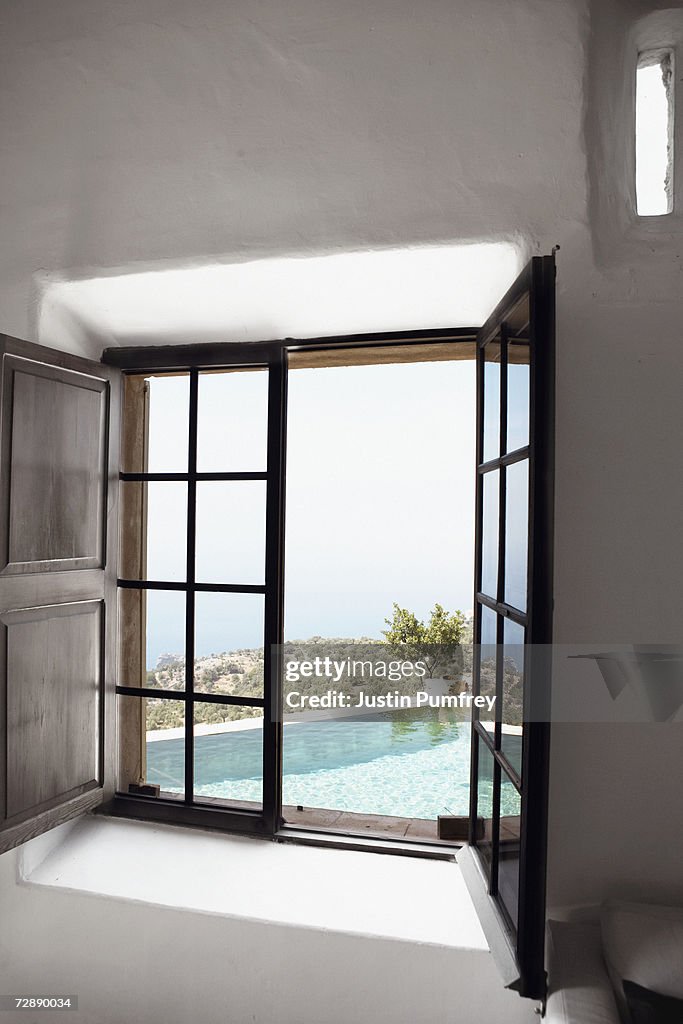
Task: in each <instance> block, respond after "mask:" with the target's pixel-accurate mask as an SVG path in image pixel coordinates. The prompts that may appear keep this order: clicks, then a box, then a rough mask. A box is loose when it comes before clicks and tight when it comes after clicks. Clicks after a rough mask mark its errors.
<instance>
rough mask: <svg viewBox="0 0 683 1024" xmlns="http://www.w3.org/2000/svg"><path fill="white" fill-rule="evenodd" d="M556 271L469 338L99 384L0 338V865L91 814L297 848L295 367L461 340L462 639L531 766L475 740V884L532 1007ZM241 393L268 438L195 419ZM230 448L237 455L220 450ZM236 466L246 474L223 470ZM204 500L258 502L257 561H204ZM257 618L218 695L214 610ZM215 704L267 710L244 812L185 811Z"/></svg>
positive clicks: (212, 545)
mask: <svg viewBox="0 0 683 1024" xmlns="http://www.w3.org/2000/svg"><path fill="white" fill-rule="evenodd" d="M554 275H555V266H554V258H553V257H552V256H547V257H535V258H534V259H533V260H532V261H531V262H530V264H528V266H527V267H526V268H525V270H524V271H523V272H522V274H521V275H520V277H519V278H518V280H517V281H516V282H515V284H514V285H513V286H512V288H511V289H510V290H509V292H508V293H507V294H506V296H505V297H504V298H503V299H502V301H501V303H500V304H499V306H498V307H497V308H496V310H495V311H494V312H493V314H492V315H491V317H490V318H489V320H488V321H487V323H486V324H485V325H484V327H482V328H481V329H480V331H478V332H477V331H476V329H453V330H441V331H426V332H407V333H394V332H392V333H389V334H384V335H356V336H353V337H349V338H318V339H314V340H311V341H305V342H301V341H294V340H292V339H287V340H284V341H278V342H263V343H258V344H256V343H248V344H244V345H239V344H215V345H186V346H178V347H151V348H144V349H121V348H117V349H111V350H109V351H108V352H106V353H105V355H104V363H103V364H99V363H93V362H90V361H88V360H83V359H79V358H76V357H73V356H70V355H66V354H64V353H61V352H54V351H51V350H49V349H45V348H40V347H38V346H35V345H29V344H27V343H24V342H20V341H17V340H16V339H12V338H6V337H0V355H2V381H1V385H0V386H1V388H2V414H1V417H0V489H1V490H2V501H3V507H4V508H5V509H6V510H8V515H6V516H5V517H4V520H3V523H2V531H0V624H1V626H2V629H3V631H4V633H3V642H2V643H0V801H1V802H0V852H2V851H3V850H5V849H9V848H10V847H12V846H17V845H19V844H20V843H22V842H25V841H26V840H27V839H29V838H31V837H33V836H36V835H39V834H40V833H41V832H44V831H47V830H48V829H50V828H53V827H54V826H56V825H58V824H61V822H63V821H66V820H68V819H69V818H71V817H74V816H75V815H77V814H80V813H82V812H83V811H84V810H88V809H93V808H95V807H98V806H101V805H104V806H105V808H106V809H107V810H108V811H109V812H110V813H112V814H118V815H121V816H123V817H131V818H135V817H138V818H144V819H149V820H156V821H165V822H172V823H177V824H187V825H197V826H201V827H211V828H218V829H224V830H226V831H236V832H242V833H251V834H259V835H262V836H268V837H272V838H278V839H287V838H292V836H291V833H290V834H289V835H287V833H286V832H284V831H283V829H282V792H281V785H282V724H281V721H279V720H280V719H281V716H280V715H279V713H278V711H279V708H280V705H281V689H280V678H281V671H280V669H281V666H280V664H279V661H278V658H279V654H278V650H279V645H281V643H282V635H283V578H284V557H283V551H284V545H283V534H284V510H285V503H284V485H285V464H284V459H285V423H286V403H287V358H288V354H289V353H290V352H292V353H293V356H292V358H293V362H294V363H295V362H296V360H297V359H299V360H302V362H301V363H300V365H316V363H315V359H316V353H317V352H318V351H323V350H325V356H324V357H323V358H324V359H328V358H329V352H330V350H332V349H334V350H336V351H338V352H339V353H340V356H339V358H340V365H344V360H346V359H347V358H348V353H349V352H350V351H351V350H353V353H354V355H356V354H359V355H360V357H361V358H363V353H365V357H366V358H367V359H368V360H370V361H374V360H375V359H377V360H378V361H380V360H381V353H380V352H379V350H380V349H383V348H384V347H385V346H389V347H391V348H396V347H400V348H401V349H402V351H403V354H404V355H405V358H406V359H410V358H414V357H415V356H414V354H413V355H412V356H411V353H410V352H409V348H413V350H414V348H415V347H416V346H422V345H426V346H427V349H426V350H425V351H428V346H429V345H430V344H432V343H433V344H434V345H435V346H436V347H435V349H434V352H433V357H434V358H439V357H440V355H439V350H440V346H441V345H442V344H443V343H445V342H448V343H451V342H452V343H453V344H454V345H455V346H457V345H462V346H463V348H462V352H463V354H465V353H466V354H465V358H470V357H471V353H472V346H473V343H474V344H475V345H476V352H477V364H478V371H477V373H478V377H477V388H478V399H477V404H478V414H477V431H478V441H477V459H476V476H477V495H478V497H477V530H478V538H479V539H478V546H477V551H476V559H475V580H474V581H473V582H474V592H475V643H480V644H485V645H487V647H486V651H482V657H483V656H484V654H485V655H486V657H487V658H488V659H489V660H491V662H492V664H491V665H489V666H486V671H485V672H483V671H482V665H481V662H479V663H477V661H476V659H475V667H474V674H473V684H474V686H475V692H484V691H486V689H487V687H488V688H491V687H493V688H494V689H495V693H496V695H497V696H498V697H499V698H501V699H500V700H499V702H498V705H497V706H498V707H501V706H503V705H504V703H505V700H506V698H511V696H515V695H510V693H509V692H508V691H509V689H510V684H509V682H508V680H507V678H506V675H505V671H504V662H503V658H502V657H499V656H498V654H499V652H500V651H501V649H502V648H506V649H507V650H506V652H505V657H506V658H507V656H508V654H510V657H512V654H511V653H510V652H511V651H514V649H515V648H519V647H520V646H523V647H524V653H523V657H524V660H523V662H519V663H518V668H520V671H517V672H516V673H515V680H516V682H515V685H517V684H518V683H519V679H523V704H524V708H525V716H524V724H523V726H522V729H523V737H522V743H521V750H520V745H519V743H517V742H513V738H512V737H511V735H510V734H506V732H505V731H504V730H503V728H502V724H501V721H500V718H499V717H498V716H497V717H496V720H495V721H494V722H490V721H483V720H479V719H477V718H475V720H474V721H473V722H472V726H471V729H472V765H471V783H470V792H471V798H472V802H471V811H470V850H471V853H472V858H473V863H474V864H475V866H476V872H474V873H473V874H474V882H473V883H472V884H473V885H475V886H477V887H478V889H479V890H480V895H481V894H482V893H483V898H484V900H485V902H486V905H487V907H488V908H489V909H493V911H494V917H495V920H496V922H497V925H496V927H497V928H498V931H499V934H500V936H502V938H500V939H497V940H496V941H497V942H498V944H499V945H500V944H501V943H502V945H503V946H504V948H505V949H506V951H507V956H508V968H509V969H508V970H507V971H506V978H507V979H508V983H509V984H510V985H512V986H514V987H515V988H516V989H517V990H518V991H519V992H520V994H522V995H524V996H528V997H532V998H539V997H541V996H542V995H543V991H544V985H545V979H544V973H543V923H544V900H545V843H546V802H547V782H548V737H549V724H548V713H547V708H546V707H545V701H546V699H547V695H548V692H549V675H548V666H547V665H545V664H543V663H540V662H539V661H538V660H537V659H536V657H535V655H534V650H535V649H536V648H539V649H540V648H542V647H543V646H544V645H548V644H549V643H550V641H551V618H552V589H551V584H552V505H553V494H552V470H553V460H552V426H553V401H552V395H553V380H554V372H553V336H554ZM475 337H476V342H475ZM403 346H406V347H405V348H403ZM422 355H424V352H423V353H422ZM304 360H305V362H303V361H304ZM231 373H233V374H234V375H235V380H237V379H238V377H241V378H242V379H247V378H248V379H249V380H250V381H251V382H252V383H251V384H250V386H253V387H254V389H255V390H254V391H253V394H251V396H250V398H249V401H248V403H247V404H248V407H249V408H254V407H255V403H256V404H258V403H259V402H260V406H259V407H260V409H261V412H260V414H259V426H258V429H255V430H254V431H250V432H249V436H248V437H242V439H241V440H240V439H239V423H238V425H237V428H236V427H235V423H234V422H231V421H230V415H229V413H230V409H231V408H237V407H238V405H239V399H238V398H235V397H233V400H231V402H229V403H225V406H224V407H223V408H222V409H219V410H218V411H217V412H216V411H214V413H215V414H214V413H212V414H211V415H208V413H207V410H208V409H209V405H206V406H204V407H203V403H202V395H203V393H204V389H208V390H207V391H206V393H207V394H208V392H209V391H210V390H211V388H212V387H213V384H212V381H211V376H212V374H228V377H229V375H230V374H231ZM161 375H163V381H164V382H165V383H164V385H163V386H167V387H172V388H175V389H176V392H177V395H176V401H175V404H174V415H173V416H172V417H169V418H168V421H167V422H165V423H163V424H160V425H158V429H157V425H155V423H154V417H153V415H152V407H151V405H150V403H153V400H154V387H155V386H156V383H155V382H158V380H157V379H159V380H160V379H162V378H161ZM122 376H123V378H124V387H123V389H124V390H125V397H126V412H125V416H124V422H123V432H122V434H121V429H120V428H121V424H120V391H121V380H122ZM224 379H225V378H224ZM259 381H260V382H261V383H260V384H259V383H258V382H259ZM150 384H151V386H150ZM259 388H260V390H259ZM259 395H260V397H259ZM209 404H210V403H209ZM223 414H225V415H223ZM207 416H208V418H207ZM235 429H237V437H238V440H237V443H235V441H234V430H235ZM231 432H233V433H231ZM227 436H231V437H232V441H231V443H230V444H225V443H224V442H223V441H222V440H221V439H222V438H225V437H227ZM74 438H76V443H75V444H74ZM164 438H165V440H166V442H167V443H165V444H164V443H162V441H163V440H164ZM120 439H121V442H122V449H123V452H122V455H123V459H122V460H120V459H119V440H120ZM226 451H230V453H231V454H233V455H235V456H239V458H238V459H232V460H230V461H227V460H226V459H225V458H224V455H225V452H226ZM46 465H49V468H50V473H49V474H47V473H46V472H45V466H46ZM473 469H475V467H473ZM48 481H49V482H50V486H49V487H48V486H47V482H48ZM210 484H215V485H217V487H216V490H215V492H214V494H213V497H214V498H215V500H217V501H218V500H222V499H221V497H220V495H221V493H222V492H223V491H225V492H226V493H227V491H228V490H229V485H230V487H232V486H235V487H238V486H244V485H246V484H249V485H252V484H253V485H258V487H255V488H254V494H256V492H257V491H258V494H256V497H254V496H253V495H252V498H250V501H253V502H255V503H256V504H254V506H253V507H254V508H255V509H256V508H257V505H258V502H259V501H260V503H261V504H260V506H258V509H257V513H258V514H256V513H255V514H254V515H253V516H252V521H251V522H250V524H249V529H250V530H251V531H252V535H251V539H250V540H249V542H248V543H245V544H244V545H240V544H235V543H233V541H234V538H233V537H228V538H227V540H226V543H225V544H223V541H222V539H221V537H220V536H218V537H214V538H212V539H211V540H210V541H209V540H208V539H207V545H206V547H205V546H204V539H205V538H204V536H202V537H201V543H198V532H199V531H200V530H201V529H202V517H201V503H202V501H204V500H206V499H205V498H202V491H203V490H204V488H205V486H206V487H208V486H209V485H210ZM264 488H265V491H264ZM65 496H68V500H67V499H66V498H65ZM120 505H121V506H122V508H121V516H122V522H121V526H122V528H121V536H122V538H123V544H122V548H121V554H120V558H119V555H118V550H117V549H118V543H119V506H120ZM150 505H153V506H154V507H156V508H157V510H161V511H162V513H163V510H164V509H167V514H166V515H165V516H164V517H163V518H164V524H163V530H162V534H163V536H162V541H163V543H164V544H165V545H166V547H167V548H168V547H170V548H172V554H173V558H172V559H171V560H170V561H169V562H167V563H166V565H167V566H168V567H167V568H166V569H165V570H164V573H165V575H163V576H162V578H160V579H157V578H154V575H155V574H156V572H157V570H156V569H155V566H157V565H160V564H161V563H160V562H159V561H158V560H157V551H156V548H155V545H156V544H157V543H158V540H159V538H158V537H157V536H152V535H151V534H150V533H149V531H147V530H146V526H145V524H146V522H147V518H148V511H149V508H150ZM250 507H252V506H251V505H250ZM218 549H220V551H219V554H220V558H219V557H214V556H213V555H214V551H217V550H218ZM117 568H118V573H117ZM117 576H118V579H117ZM117 584H118V588H117ZM117 589H118V593H117ZM247 601H248V602H251V603H252V605H253V606H258V614H252V618H251V620H250V621H251V622H252V623H254V624H255V625H254V628H255V630H256V631H257V632H258V634H259V637H260V640H261V643H262V651H263V674H262V690H259V692H258V693H248V694H246V693H244V692H239V693H238V692H232V691H231V689H230V686H229V685H226V686H224V687H222V689H221V690H220V692H219V691H217V690H216V688H215V687H212V686H211V685H210V684H211V680H210V679H208V678H206V677H200V676H199V675H198V673H197V672H196V671H195V668H196V666H195V657H194V653H195V647H196V638H197V635H198V631H200V630H202V629H204V628H206V622H207V621H208V620H207V619H206V617H205V614H204V607H205V605H206V603H207V602H218V603H219V604H222V603H226V607H227V603H228V602H240V603H244V602H247ZM224 617H225V619H226V620H230V619H232V618H233V617H234V614H233V613H232V612H226V613H225V615H224ZM162 625H163V629H164V630H165V633H164V634H163V636H161V639H158V638H157V640H156V641H155V642H156V644H157V653H159V652H161V653H163V648H164V646H165V645H166V644H167V643H168V644H169V646H170V648H171V649H172V650H174V651H176V652H177V651H180V650H182V651H183V653H184V657H183V658H182V659H181V661H182V665H181V666H177V668H178V669H179V672H180V674H178V673H177V672H176V673H175V674H173V673H171V672H169V673H166V674H164V673H163V672H159V673H155V674H154V678H153V679H151V678H149V677H148V675H147V671H146V670H147V662H148V654H147V646H148V644H149V642H150V630H157V629H161V627H162ZM117 634H118V639H120V652H121V653H120V658H119V663H118V678H117V671H116V670H117V654H116V652H117ZM522 641H523V643H522ZM515 699H516V698H515ZM117 700H118V703H119V706H120V715H121V717H120V729H119V737H120V743H119V750H118V769H119V789H118V792H116V788H115V773H116V761H117V756H116V751H115V749H114V744H115V736H116V732H117V730H116V714H117V709H116V703H117ZM150 708H153V709H154V715H156V720H155V723H154V724H155V726H157V725H158V726H161V727H163V725H164V722H165V719H166V717H167V714H168V716H169V720H172V721H173V728H174V729H177V737H176V738H177V743H178V747H179V749H180V750H181V755H182V756H181V759H180V764H181V765H182V767H181V770H180V771H178V770H177V768H178V765H177V762H174V763H173V764H171V765H166V766H164V765H162V766H161V769H162V770H163V771H165V777H164V778H163V779H162V781H160V782H158V783H156V784H155V785H154V786H152V787H150V788H148V789H145V788H144V784H145V783H146V782H147V781H148V779H147V774H148V771H147V764H146V760H147V758H148V756H149V753H150V752H149V743H148V742H147V735H146V734H147V730H148V724H149V715H150ZM207 708H208V709H209V712H211V713H215V714H218V715H220V714H221V711H222V709H234V708H239V709H240V710H241V712H242V713H244V714H245V715H248V714H249V713H250V712H251V711H253V710H254V709H256V710H258V713H259V717H260V718H262V727H261V728H260V729H259V730H257V732H258V733H259V734H258V735H257V736H256V737H255V750H254V752H253V756H254V758H255V761H256V762H257V763H258V768H257V771H256V775H257V776H258V783H259V785H258V793H257V794H256V798H255V799H253V800H250V801H242V802H241V805H240V806H237V804H234V805H232V804H231V805H228V804H226V802H225V801H222V802H221V803H217V802H216V801H215V800H213V799H212V798H211V796H210V794H205V793H199V792H197V791H196V790H197V787H196V784H195V783H196V774H195V763H196V760H197V749H196V744H195V740H196V736H197V734H198V727H199V726H200V725H201V724H205V721H206V720H205V717H204V718H203V717H202V716H206V715H207V714H208V712H207V711H206V709H207ZM527 709H529V710H531V709H533V714H531V713H530V714H529V715H527V714H526V710H527ZM209 717H210V716H209ZM151 731H154V730H151ZM205 750H206V748H203V749H202V751H201V752H200V756H204V753H205ZM207 756H208V754H207ZM131 785H132V786H133V787H134V788H135V787H136V786H137V787H138V791H137V792H132V793H131V792H130V786H131ZM156 785H158V786H159V789H158V791H157V790H156V788H155V786H156ZM140 786H143V789H142V791H140V789H139V787H140ZM145 793H147V794H148V795H144V794H145ZM245 804H247V805H246V806H245ZM385 845H386V844H385ZM445 898H446V899H447V898H448V896H447V894H446V896H445ZM491 944H492V947H493V945H494V943H493V941H492V942H491Z"/></svg>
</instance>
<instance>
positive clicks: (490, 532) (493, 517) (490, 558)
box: [481, 469, 500, 599]
mask: <svg viewBox="0 0 683 1024" xmlns="http://www.w3.org/2000/svg"><path fill="white" fill-rule="evenodd" d="M499 484H500V470H498V469H494V470H493V471H492V472H490V473H485V474H484V480H483V490H484V494H483V509H482V526H481V590H482V593H483V594H486V595H487V596H488V597H492V598H494V599H495V598H497V597H498V501H499V494H500V491H499Z"/></svg>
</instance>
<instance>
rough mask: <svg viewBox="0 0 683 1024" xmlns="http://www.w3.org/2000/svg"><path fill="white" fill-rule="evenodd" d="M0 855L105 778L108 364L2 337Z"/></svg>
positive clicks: (110, 629)
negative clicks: (104, 364)
mask: <svg viewBox="0 0 683 1024" xmlns="http://www.w3.org/2000/svg"><path fill="white" fill-rule="evenodd" d="M0 359H1V361H2V366H1V379H0V403H1V404H0V502H1V504H2V515H1V517H0V852H3V851H4V850H7V849H9V848H11V847H13V846H17V845H19V844H20V843H22V842H25V841H26V840H27V839H30V838H32V837H33V836H36V835H39V834H40V833H41V832H45V831H47V830H48V829H50V828H53V827H54V826H55V825H59V824H61V823H62V822H64V821H67V820H68V819H69V818H72V817H74V816H75V815H77V814H80V813H82V812H83V811H85V810H88V809H90V808H93V807H95V806H97V805H98V804H100V803H101V802H102V801H103V800H104V799H105V798H108V797H109V796H110V795H112V794H113V788H114V785H113V784H114V770H115V765H114V749H115V742H114V741H115V731H114V722H115V716H114V700H115V696H114V685H115V654H116V566H115V562H116V543H117V529H118V524H117V492H118V485H117V480H118V443H119V375H118V371H116V370H114V369H113V368H111V367H106V366H103V365H101V364H99V363H94V362H90V361H88V360H85V359H81V358H78V357H76V356H71V355H67V354H65V353H62V352H57V351H53V350H51V349H48V348H43V347H41V346H38V345H32V344H29V343H27V342H22V341H18V340H16V339H14V338H9V337H6V336H0Z"/></svg>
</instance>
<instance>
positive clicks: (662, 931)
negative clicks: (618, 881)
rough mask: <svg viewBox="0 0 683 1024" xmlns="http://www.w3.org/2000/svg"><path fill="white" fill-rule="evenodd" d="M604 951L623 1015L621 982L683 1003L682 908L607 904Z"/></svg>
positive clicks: (604, 909) (603, 913) (604, 907)
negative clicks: (630, 983)
mask: <svg viewBox="0 0 683 1024" xmlns="http://www.w3.org/2000/svg"><path fill="white" fill-rule="evenodd" d="M600 923H601V927H602V948H603V953H604V955H605V960H606V961H607V967H608V970H609V974H610V978H611V980H612V984H613V986H614V990H615V993H616V995H617V1002H618V1004H619V1008H620V1010H621V1012H622V1013H624V1012H625V1000H624V993H623V988H622V981H624V980H628V981H633V982H635V983H636V985H642V986H643V988H647V989H650V991H651V992H658V993H659V994H660V995H664V996H674V997H675V998H677V999H683V907H666V906H660V905H659V904H656V903H624V902H621V901H619V900H608V901H607V902H606V903H604V904H603V905H602V908H601V911H600Z"/></svg>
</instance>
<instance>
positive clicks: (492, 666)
mask: <svg viewBox="0 0 683 1024" xmlns="http://www.w3.org/2000/svg"><path fill="white" fill-rule="evenodd" d="M497 623H498V616H497V615H496V613H495V612H494V611H492V610H491V609H490V608H487V607H486V605H481V649H480V662H479V687H478V693H479V694H480V695H481V696H482V697H495V695H496V663H497V647H496V628H497ZM475 715H476V717H478V718H479V719H480V720H481V724H482V725H483V726H484V728H485V729H486V730H487V731H488V732H490V733H493V731H494V725H495V722H494V719H495V714H492V713H491V712H489V711H488V710H487V709H486V708H483V709H481V710H478V709H475Z"/></svg>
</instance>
